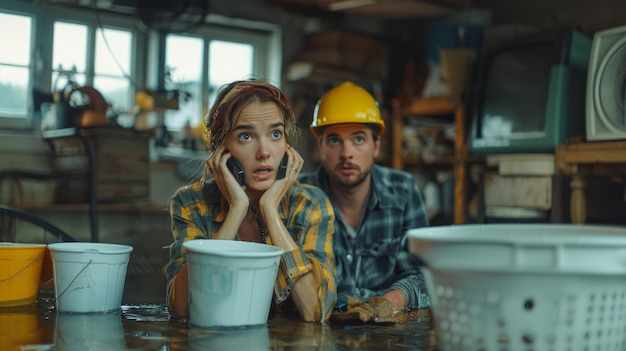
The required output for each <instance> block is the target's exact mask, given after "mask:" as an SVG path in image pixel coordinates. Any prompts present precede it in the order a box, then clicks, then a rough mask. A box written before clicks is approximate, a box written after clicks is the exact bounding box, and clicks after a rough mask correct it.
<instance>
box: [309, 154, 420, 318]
mask: <svg viewBox="0 0 626 351" xmlns="http://www.w3.org/2000/svg"><path fill="white" fill-rule="evenodd" d="M300 181H301V182H303V183H308V184H312V185H315V186H318V187H320V188H321V189H322V190H324V191H325V192H326V193H327V194H330V193H329V189H330V185H329V183H328V182H329V180H328V174H327V173H326V171H325V170H324V168H323V167H319V168H318V170H317V171H316V172H314V173H303V174H301V175H300ZM330 198H331V202H332V203H333V207H335V206H336V205H335V203H334V201H333V199H332V194H331V196H330ZM335 217H336V220H335V235H334V238H333V251H334V253H335V261H336V266H337V293H338V295H339V299H338V302H337V307H341V304H342V303H345V301H346V300H345V296H346V295H350V296H353V297H356V298H360V299H364V300H366V299H369V298H370V297H372V296H380V295H383V294H384V293H386V292H387V291H389V290H399V291H401V292H402V293H403V294H404V296H405V298H406V302H407V307H408V308H409V309H416V308H425V307H430V299H429V297H428V294H427V292H426V285H425V283H424V277H423V276H422V273H421V271H420V269H419V267H418V266H416V265H415V264H414V263H412V262H411V260H410V254H409V252H408V246H407V244H408V243H407V231H408V230H409V229H412V228H419V227H425V226H428V225H429V222H428V217H427V215H426V208H425V206H424V201H423V199H422V196H421V194H420V191H419V188H418V187H417V183H416V181H415V178H413V176H412V175H411V174H409V173H407V172H402V171H399V170H395V169H392V168H388V167H383V166H381V165H375V166H374V168H373V169H372V188H371V191H370V195H369V199H368V203H367V206H366V208H365V213H364V214H363V216H362V219H361V223H360V224H359V226H358V228H357V229H356V231H355V230H354V229H353V228H352V227H350V226H349V225H347V224H346V223H345V222H344V221H343V219H342V218H341V214H340V212H339V210H338V209H337V208H336V207H335Z"/></svg>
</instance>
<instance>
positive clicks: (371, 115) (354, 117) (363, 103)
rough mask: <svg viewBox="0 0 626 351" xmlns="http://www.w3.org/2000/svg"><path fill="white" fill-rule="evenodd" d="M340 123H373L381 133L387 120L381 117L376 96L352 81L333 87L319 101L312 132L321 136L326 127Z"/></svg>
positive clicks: (314, 113) (312, 123) (314, 114)
mask: <svg viewBox="0 0 626 351" xmlns="http://www.w3.org/2000/svg"><path fill="white" fill-rule="evenodd" d="M339 123H365V124H373V125H376V126H377V127H378V128H379V134H382V133H383V131H384V130H385V122H384V121H383V120H382V119H381V118H380V109H379V108H378V104H377V103H376V100H374V97H373V96H372V95H371V94H370V93H369V92H368V91H367V90H365V89H363V88H362V87H360V86H358V85H356V84H354V83H352V82H344V83H342V84H341V85H339V86H336V87H334V88H332V89H331V90H329V91H328V92H326V93H325V94H324V95H323V96H322V98H321V99H320V100H319V101H318V102H317V105H316V106H315V111H314V112H313V122H311V132H312V133H313V135H315V136H316V137H319V136H320V134H321V132H322V130H323V129H324V128H326V127H328V126H331V125H333V124H339Z"/></svg>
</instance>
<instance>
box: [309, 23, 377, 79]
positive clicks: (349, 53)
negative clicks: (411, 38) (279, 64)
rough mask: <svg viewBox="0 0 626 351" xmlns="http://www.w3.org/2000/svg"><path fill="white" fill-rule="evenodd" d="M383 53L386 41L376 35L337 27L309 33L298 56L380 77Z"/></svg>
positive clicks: (313, 61) (314, 61) (310, 60)
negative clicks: (334, 29)
mask: <svg viewBox="0 0 626 351" xmlns="http://www.w3.org/2000/svg"><path fill="white" fill-rule="evenodd" d="M384 54H385V45H384V44H383V42H382V41H380V40H379V39H377V38H375V37H373V36H371V35H368V34H363V33H358V32H353V31H347V30H336V31H328V32H321V33H316V34H311V35H308V36H307V37H306V43H305V49H304V51H303V52H301V53H300V56H299V60H301V61H309V62H312V63H317V64H322V65H328V66H332V67H336V68H342V69H347V70H350V71H354V72H358V73H363V74H366V75H370V76H374V77H381V76H382V75H383V67H384V57H385V55H384Z"/></svg>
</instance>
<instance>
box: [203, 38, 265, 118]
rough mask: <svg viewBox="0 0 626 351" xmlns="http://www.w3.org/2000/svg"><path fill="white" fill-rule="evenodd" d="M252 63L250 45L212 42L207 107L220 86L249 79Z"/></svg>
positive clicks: (219, 41) (210, 46) (252, 53)
mask: <svg viewBox="0 0 626 351" xmlns="http://www.w3.org/2000/svg"><path fill="white" fill-rule="evenodd" d="M253 62H254V47H253V46H252V45H250V44H242V43H235V42H228V41H221V40H212V41H211V43H210V44H209V87H210V94H209V106H210V105H212V104H213V101H215V96H216V95H217V91H218V89H219V88H220V87H221V86H222V85H224V84H227V83H230V82H232V81H235V80H240V79H245V78H250V77H251V76H252V74H253V73H254V72H253Z"/></svg>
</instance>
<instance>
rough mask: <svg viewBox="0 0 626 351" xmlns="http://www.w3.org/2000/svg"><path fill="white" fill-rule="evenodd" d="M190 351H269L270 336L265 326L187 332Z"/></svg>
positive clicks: (198, 329) (194, 329)
mask: <svg viewBox="0 0 626 351" xmlns="http://www.w3.org/2000/svg"><path fill="white" fill-rule="evenodd" d="M188 347H189V350H190V351H204V350H216V351H217V350H219V351H222V350H233V351H234V350H250V351H268V350H270V334H269V331H268V329H267V326H266V325H260V326H251V327H248V328H232V329H203V328H196V327H192V328H191V329H190V330H189V343H188Z"/></svg>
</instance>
